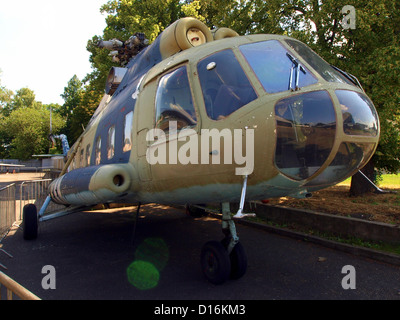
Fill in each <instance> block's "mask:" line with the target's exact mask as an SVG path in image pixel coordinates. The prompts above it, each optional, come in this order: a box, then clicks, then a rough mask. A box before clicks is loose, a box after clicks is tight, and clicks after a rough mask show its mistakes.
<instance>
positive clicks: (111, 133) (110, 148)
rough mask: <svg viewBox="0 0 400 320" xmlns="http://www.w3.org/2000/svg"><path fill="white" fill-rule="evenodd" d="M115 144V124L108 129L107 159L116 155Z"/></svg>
mask: <svg viewBox="0 0 400 320" xmlns="http://www.w3.org/2000/svg"><path fill="white" fill-rule="evenodd" d="M114 146H115V126H112V127H110V129H108V135H107V159H111V158H112V157H114Z"/></svg>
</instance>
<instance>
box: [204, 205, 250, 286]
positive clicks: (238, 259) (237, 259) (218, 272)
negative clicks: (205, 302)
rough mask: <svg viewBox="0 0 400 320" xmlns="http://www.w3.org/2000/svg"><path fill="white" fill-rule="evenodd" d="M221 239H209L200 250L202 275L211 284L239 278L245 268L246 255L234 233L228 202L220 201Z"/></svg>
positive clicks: (234, 228)
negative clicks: (222, 237)
mask: <svg viewBox="0 0 400 320" xmlns="http://www.w3.org/2000/svg"><path fill="white" fill-rule="evenodd" d="M222 232H223V233H224V235H225V238H224V239H223V240H222V241H221V242H218V241H209V242H207V243H206V244H205V245H204V246H203V248H202V250H201V268H202V271H203V274H204V276H205V277H206V278H207V280H208V281H210V282H211V283H213V284H216V285H218V284H222V283H224V282H225V281H227V280H228V279H235V280H236V279H239V278H241V277H242V276H243V275H244V274H245V273H246V270H247V256H246V253H245V251H244V248H243V246H242V244H241V243H240V242H239V237H238V236H237V233H236V227H235V223H234V221H233V220H232V217H231V212H230V206H229V203H222Z"/></svg>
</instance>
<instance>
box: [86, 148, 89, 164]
mask: <svg viewBox="0 0 400 320" xmlns="http://www.w3.org/2000/svg"><path fill="white" fill-rule="evenodd" d="M89 165H90V144H88V145H87V146H86V167H88V166H89Z"/></svg>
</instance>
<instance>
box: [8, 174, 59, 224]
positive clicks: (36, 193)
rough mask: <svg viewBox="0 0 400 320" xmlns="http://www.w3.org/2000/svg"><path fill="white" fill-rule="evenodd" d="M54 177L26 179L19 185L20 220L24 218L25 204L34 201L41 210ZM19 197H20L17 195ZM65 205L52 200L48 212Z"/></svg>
mask: <svg viewBox="0 0 400 320" xmlns="http://www.w3.org/2000/svg"><path fill="white" fill-rule="evenodd" d="M52 181H53V180H52V179H43V180H32V181H24V182H22V183H21V186H20V187H19V200H20V201H19V206H20V207H19V220H22V218H23V217H22V212H23V208H24V206H25V205H27V204H30V203H33V204H35V205H36V207H37V210H38V211H39V210H40V208H41V207H42V205H43V203H44V202H45V200H46V197H47V196H48V194H49V193H48V188H49V185H50V183H51V182H52ZM16 198H17V199H18V197H16ZM60 207H61V208H63V207H64V206H60V205H57V204H56V203H54V202H50V205H49V206H48V207H47V210H46V212H47V213H48V212H52V211H56V210H58V209H60Z"/></svg>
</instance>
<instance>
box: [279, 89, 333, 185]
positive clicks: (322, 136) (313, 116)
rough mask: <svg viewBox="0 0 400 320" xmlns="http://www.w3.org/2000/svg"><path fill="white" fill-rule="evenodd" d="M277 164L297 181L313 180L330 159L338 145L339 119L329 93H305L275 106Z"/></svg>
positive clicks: (283, 100) (281, 101)
mask: <svg viewBox="0 0 400 320" xmlns="http://www.w3.org/2000/svg"><path fill="white" fill-rule="evenodd" d="M275 116H276V134H277V143H276V150H275V164H276V166H277V167H278V168H279V169H280V171H281V172H282V173H284V174H285V175H287V176H288V177H290V178H293V179H295V180H303V179H307V178H309V177H310V176H312V175H313V174H314V173H315V172H316V171H317V170H318V169H319V168H320V167H321V166H322V165H323V164H324V163H325V161H326V160H327V159H328V157H329V155H330V153H331V151H332V147H333V144H334V141H335V134H336V116H335V109H334V107H333V102H332V100H331V97H330V95H329V94H328V92H327V91H314V92H308V93H303V94H299V95H295V96H291V97H289V98H285V99H282V100H280V101H278V103H277V104H276V105H275Z"/></svg>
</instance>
